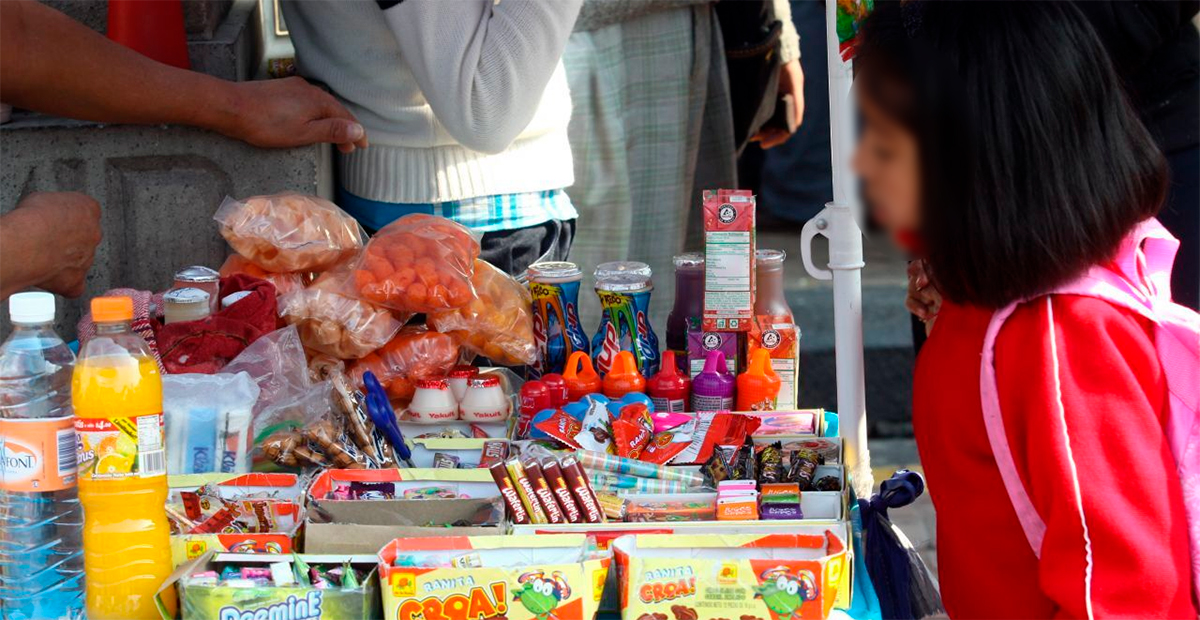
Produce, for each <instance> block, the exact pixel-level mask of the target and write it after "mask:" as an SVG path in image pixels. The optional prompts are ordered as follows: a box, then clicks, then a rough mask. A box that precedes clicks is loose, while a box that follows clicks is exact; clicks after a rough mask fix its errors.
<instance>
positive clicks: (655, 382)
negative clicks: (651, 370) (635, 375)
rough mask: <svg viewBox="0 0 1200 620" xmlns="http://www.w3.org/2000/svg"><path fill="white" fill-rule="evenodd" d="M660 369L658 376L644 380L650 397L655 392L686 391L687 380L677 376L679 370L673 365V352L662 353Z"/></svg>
mask: <svg viewBox="0 0 1200 620" xmlns="http://www.w3.org/2000/svg"><path fill="white" fill-rule="evenodd" d="M661 368H662V370H659V371H658V374H656V375H654V376H653V377H650V378H649V379H646V389H647V390H649V391H650V393H651V395H652V396H653V395H654V394H655V393H657V392H666V391H672V390H686V389H687V387H688V383H689V381H688V378H687V377H685V376H683V375H681V374H679V368H678V367H677V366H676V365H675V352H674V351H664V352H663V358H662V367H661Z"/></svg>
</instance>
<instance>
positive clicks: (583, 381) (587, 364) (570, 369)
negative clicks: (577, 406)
mask: <svg viewBox="0 0 1200 620" xmlns="http://www.w3.org/2000/svg"><path fill="white" fill-rule="evenodd" d="M562 377H563V381H564V382H565V383H566V384H567V402H569V403H573V402H575V401H577V400H579V399H581V398H583V397H584V396H587V395H588V394H595V393H597V392H599V391H600V390H601V389H602V384H601V382H600V375H599V374H597V373H596V369H595V368H593V367H592V357H591V356H590V355H588V354H587V353H584V352H583V351H576V352H574V353H572V354H571V357H569V358H567V367H566V368H565V369H563V374H562Z"/></svg>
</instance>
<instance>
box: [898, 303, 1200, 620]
mask: <svg viewBox="0 0 1200 620" xmlns="http://www.w3.org/2000/svg"><path fill="white" fill-rule="evenodd" d="M991 318H992V310H990V309H982V308H974V307H965V306H959V305H955V304H953V303H951V302H946V303H945V304H944V305H943V307H942V310H941V312H940V314H939V317H938V320H937V323H936V324H935V327H934V330H933V333H932V334H931V336H930V338H929V340H928V341H927V342H926V344H925V346H924V348H923V349H922V351H921V354H920V357H919V358H918V361H917V368H916V375H915V378H914V388H913V392H914V393H913V425H914V431H915V433H916V438H917V445H918V448H919V450H920V454H921V462H922V464H923V465H924V468H925V473H926V477H927V481H928V484H929V492H930V494H931V496H932V498H933V501H934V505H935V507H936V508H937V517H938V526H937V529H938V531H937V537H938V572H939V578H940V581H941V588H942V596H943V600H944V602H945V605H946V609H947V611H948V612H949V614H950V616H951V617H954V618H1049V617H1073V618H1095V617H1136V618H1196V617H1197V608H1196V605H1195V602H1194V601H1193V600H1192V593H1191V588H1192V585H1191V573H1190V563H1189V557H1188V533H1187V524H1186V519H1185V515H1184V499H1183V494H1182V492H1181V490H1180V483H1179V478H1178V475H1177V474H1176V464H1175V459H1174V457H1173V456H1172V454H1171V451H1170V448H1169V446H1168V445H1167V442H1166V438H1165V434H1164V430H1163V424H1164V421H1165V420H1166V415H1167V410H1168V407H1167V392H1166V382H1165V379H1164V377H1163V374H1162V367H1161V365H1160V363H1159V361H1158V358H1157V356H1156V352H1155V348H1154V344H1153V341H1152V339H1151V338H1152V331H1151V330H1152V326H1151V325H1150V324H1149V322H1148V321H1146V320H1145V319H1143V318H1141V317H1139V316H1138V315H1136V314H1134V313H1133V312H1130V311H1127V310H1123V309H1119V308H1117V307H1115V306H1113V305H1111V304H1109V303H1108V302H1105V301H1102V300H1099V299H1094V298H1088V297H1079V296H1073V295H1054V296H1048V297H1044V298H1041V299H1038V300H1034V301H1032V302H1030V303H1026V304H1023V305H1021V306H1020V307H1019V308H1018V309H1017V310H1016V312H1014V314H1013V315H1012V316H1011V317H1010V318H1009V319H1008V322H1007V323H1006V324H1005V325H1004V327H1003V328H1002V330H1001V332H1000V334H999V336H998V338H997V342H996V349H995V365H996V380H997V387H998V391H999V395H1000V402H1001V407H1002V408H1003V411H1004V425H1005V430H1006V435H1007V438H1008V444H1009V446H1010V447H1011V451H1012V455H1013V460H1014V462H1015V464H1016V467H1017V470H1018V473H1019V474H1020V476H1021V480H1022V482H1023V483H1024V487H1025V488H1026V489H1027V491H1028V493H1029V496H1030V499H1031V500H1032V502H1033V505H1034V508H1035V509H1036V510H1037V512H1038V515H1039V516H1040V517H1041V519H1042V521H1044V522H1045V524H1046V531H1045V536H1044V539H1043V543H1042V548H1041V557H1040V559H1039V558H1038V557H1037V556H1035V554H1034V553H1033V551H1032V550H1031V549H1030V547H1029V541H1028V540H1027V538H1026V537H1025V534H1024V532H1023V530H1022V528H1021V524H1020V522H1019V521H1018V519H1017V516H1016V513H1015V511H1014V509H1013V506H1012V503H1011V502H1010V499H1009V496H1008V494H1007V492H1006V490H1005V487H1004V484H1003V481H1002V480H1001V476H1000V473H999V470H998V469H997V466H996V461H995V459H994V457H993V455H992V450H991V447H990V445H989V442H988V437H987V432H986V429H985V425H984V421H983V414H982V407H981V405H980V402H981V400H980V380H979V368H980V351H981V348H982V345H983V341H984V335H985V332H986V330H987V327H988V323H989V321H990V320H991ZM1051 330H1053V334H1054V336H1055V337H1054V338H1051V337H1050V334H1051Z"/></svg>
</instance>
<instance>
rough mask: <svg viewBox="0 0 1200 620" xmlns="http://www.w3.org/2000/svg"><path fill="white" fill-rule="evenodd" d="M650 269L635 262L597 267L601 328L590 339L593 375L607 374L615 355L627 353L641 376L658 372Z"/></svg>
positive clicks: (614, 263)
mask: <svg viewBox="0 0 1200 620" xmlns="http://www.w3.org/2000/svg"><path fill="white" fill-rule="evenodd" d="M650 275H651V274H650V267H649V266H648V265H646V264H645V263H639V262H635V261H620V262H613V263H604V264H602V265H600V266H599V267H597V268H596V272H595V277H596V295H597V296H598V297H599V298H600V311H601V315H600V327H599V329H597V330H596V335H595V336H593V337H592V358H593V359H594V360H595V362H596V372H598V373H600V375H601V376H603V375H606V374H608V371H609V369H611V368H612V365H613V361H614V360H616V357H617V353H620V352H621V351H629V352H630V353H632V354H633V357H634V359H635V360H636V361H637V367H638V371H639V372H641V373H642V376H651V375H654V374H656V373H657V372H658V367H659V363H660V361H661V358H660V357H659V352H658V336H657V335H656V334H655V333H654V329H653V328H652V327H651V326H650V293H651V292H652V291H653V290H654V282H653V281H652V280H651V278H650Z"/></svg>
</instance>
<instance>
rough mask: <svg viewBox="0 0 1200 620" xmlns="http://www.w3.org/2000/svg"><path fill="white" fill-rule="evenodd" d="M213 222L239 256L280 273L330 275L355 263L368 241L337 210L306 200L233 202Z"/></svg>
mask: <svg viewBox="0 0 1200 620" xmlns="http://www.w3.org/2000/svg"><path fill="white" fill-rule="evenodd" d="M213 219H214V220H216V221H217V222H219V223H220V225H221V236H222V237H225V240H226V241H228V242H229V245H231V246H233V249H234V250H236V251H237V253H238V254H241V255H242V256H244V257H246V258H248V259H250V261H251V262H253V263H255V264H256V265H258V266H259V267H262V268H263V269H266V270H267V271H272V272H275V273H289V272H296V271H325V270H326V269H329V268H330V267H332V266H334V265H336V264H337V263H339V262H341V261H343V260H345V259H347V258H350V257H352V256H353V255H354V254H355V253H356V252H358V250H359V249H360V248H362V247H363V243H364V240H365V238H366V234H365V233H364V232H363V230H362V227H361V226H359V225H358V221H357V220H355V219H354V218H353V217H351V216H350V215H349V214H348V213H346V212H345V211H342V210H341V209H339V208H338V207H337V205H335V204H333V203H332V202H329V201H328V200H324V199H321V198H317V197H316V196H306V195H304V194H294V193H283V194H275V195H272V196H253V197H251V198H246V199H244V200H234V199H233V198H228V197H227V198H225V202H223V203H221V208H219V209H217V213H216V214H215V215H214V216H213Z"/></svg>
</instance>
